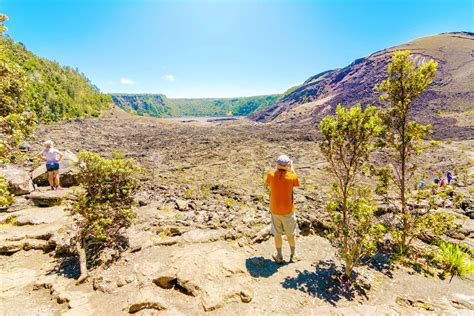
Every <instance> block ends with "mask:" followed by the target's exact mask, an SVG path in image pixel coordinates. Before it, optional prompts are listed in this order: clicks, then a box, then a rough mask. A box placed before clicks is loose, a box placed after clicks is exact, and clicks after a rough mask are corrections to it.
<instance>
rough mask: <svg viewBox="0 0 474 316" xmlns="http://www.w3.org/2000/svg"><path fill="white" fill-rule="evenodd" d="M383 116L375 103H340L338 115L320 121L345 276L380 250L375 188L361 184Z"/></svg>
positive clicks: (334, 232) (331, 208)
mask: <svg viewBox="0 0 474 316" xmlns="http://www.w3.org/2000/svg"><path fill="white" fill-rule="evenodd" d="M381 123H382V122H381V119H380V118H379V116H378V111H377V109H376V107H374V106H370V105H369V106H367V108H366V109H365V110H364V111H363V110H362V108H361V106H360V105H358V106H356V107H353V108H350V109H346V108H344V107H342V106H341V105H338V106H337V109H336V115H335V116H326V117H325V118H324V119H323V120H322V121H321V123H320V130H321V133H322V135H323V140H322V141H321V142H320V148H321V151H322V153H323V155H324V156H325V158H326V159H327V161H328V162H329V166H330V171H331V173H332V175H333V177H334V180H335V183H334V185H333V192H332V196H331V197H330V202H329V204H328V210H329V211H330V213H331V214H332V215H333V217H332V233H331V237H333V240H334V241H335V243H336V246H337V247H338V249H339V254H340V256H341V257H342V259H343V260H344V263H345V269H344V270H345V275H344V279H345V280H350V277H351V274H352V270H353V268H354V267H355V266H356V265H357V264H358V263H359V262H360V260H361V259H362V258H363V257H364V256H367V255H370V254H371V253H372V252H374V251H375V250H376V243H377V240H378V239H379V238H380V236H381V233H382V230H383V227H382V226H381V225H378V224H375V221H374V212H375V209H376V208H375V206H374V205H373V204H372V201H371V198H370V196H371V193H372V191H373V190H372V188H371V187H370V186H368V185H363V184H361V181H360V178H361V177H362V174H363V170H364V168H365V167H366V165H367V162H368V160H369V158H370V156H371V153H372V152H373V151H374V149H375V144H376V140H377V137H378V135H379V134H380V132H381V131H382V124H381Z"/></svg>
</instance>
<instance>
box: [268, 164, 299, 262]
mask: <svg viewBox="0 0 474 316" xmlns="http://www.w3.org/2000/svg"><path fill="white" fill-rule="evenodd" d="M265 184H267V185H268V186H270V211H271V216H272V233H273V235H274V236H275V248H276V252H275V253H274V254H273V259H274V260H275V262H277V263H282V262H283V255H282V250H281V248H282V244H283V241H282V235H283V234H285V235H286V237H287V238H288V244H289V245H290V250H291V255H290V262H293V261H297V260H299V258H298V257H296V256H295V232H296V226H297V225H296V215H295V205H294V203H293V202H294V201H293V188H294V187H298V186H299V185H300V182H299V180H298V177H297V175H296V173H295V171H294V169H293V162H292V161H291V160H290V158H288V156H286V155H281V156H280V157H278V159H277V160H276V170H275V171H271V172H269V173H268V174H267V176H266V178H265Z"/></svg>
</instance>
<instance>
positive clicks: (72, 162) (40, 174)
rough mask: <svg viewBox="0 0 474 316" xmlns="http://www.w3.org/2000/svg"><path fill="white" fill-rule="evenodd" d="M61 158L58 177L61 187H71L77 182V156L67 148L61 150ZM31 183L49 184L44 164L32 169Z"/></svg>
mask: <svg viewBox="0 0 474 316" xmlns="http://www.w3.org/2000/svg"><path fill="white" fill-rule="evenodd" d="M62 153H63V154H64V157H63V159H62V160H61V161H60V163H59V178H60V182H61V186H62V187H71V186H74V185H77V184H78V179H77V176H76V170H77V167H76V163H77V161H78V159H77V156H76V155H75V154H74V153H72V152H71V151H69V150H65V151H63V152H62ZM32 178H33V183H34V184H36V185H38V186H49V184H48V175H47V172H46V165H45V164H42V165H41V166H39V167H38V168H36V169H35V170H34V171H33V174H32Z"/></svg>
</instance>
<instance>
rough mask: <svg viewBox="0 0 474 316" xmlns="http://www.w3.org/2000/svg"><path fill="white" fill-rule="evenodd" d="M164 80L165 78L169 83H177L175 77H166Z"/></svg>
mask: <svg viewBox="0 0 474 316" xmlns="http://www.w3.org/2000/svg"><path fill="white" fill-rule="evenodd" d="M164 78H165V80H166V81H169V82H175V81H176V78H175V77H174V76H173V75H165V76H164Z"/></svg>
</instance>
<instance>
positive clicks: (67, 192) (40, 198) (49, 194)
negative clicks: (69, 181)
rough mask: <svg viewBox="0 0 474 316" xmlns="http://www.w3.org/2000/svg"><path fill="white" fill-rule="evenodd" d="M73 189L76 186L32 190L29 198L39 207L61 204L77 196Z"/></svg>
mask: <svg viewBox="0 0 474 316" xmlns="http://www.w3.org/2000/svg"><path fill="white" fill-rule="evenodd" d="M73 189H74V188H69V189H59V190H54V191H45V190H37V191H34V192H31V193H30V195H29V198H30V200H31V201H33V203H34V204H35V205H36V206H39V207H50V206H55V205H61V204H63V203H64V202H65V201H66V200H71V199H74V198H75V195H74V192H73Z"/></svg>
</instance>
